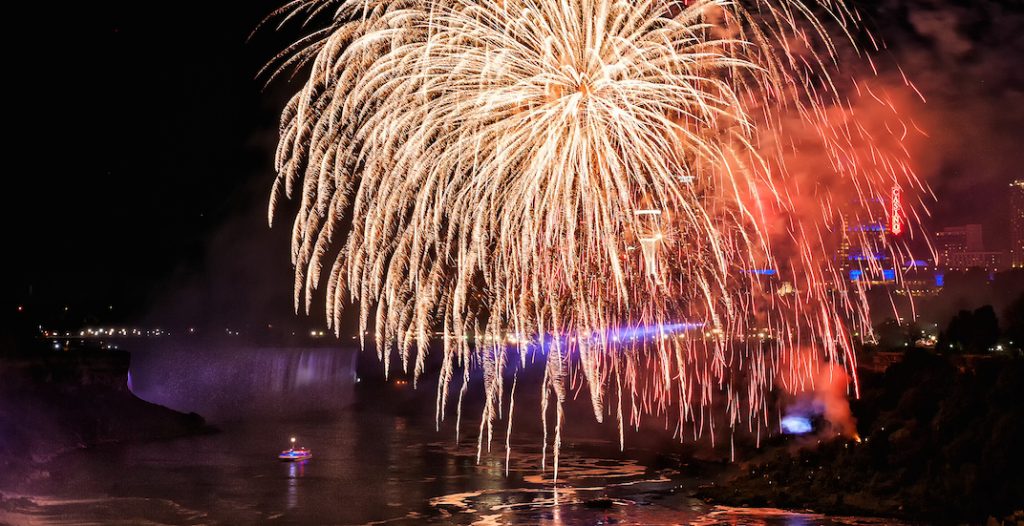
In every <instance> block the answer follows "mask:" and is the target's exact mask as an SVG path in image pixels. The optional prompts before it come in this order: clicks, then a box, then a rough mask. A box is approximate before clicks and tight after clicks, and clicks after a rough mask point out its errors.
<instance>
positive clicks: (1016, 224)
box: [1010, 179, 1024, 268]
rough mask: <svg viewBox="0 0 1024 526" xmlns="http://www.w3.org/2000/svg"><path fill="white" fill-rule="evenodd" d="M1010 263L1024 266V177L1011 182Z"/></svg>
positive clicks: (1017, 266)
mask: <svg viewBox="0 0 1024 526" xmlns="http://www.w3.org/2000/svg"><path fill="white" fill-rule="evenodd" d="M1010 264H1011V265H1012V266H1013V268H1024V179H1017V180H1016V181H1014V182H1012V183H1010Z"/></svg>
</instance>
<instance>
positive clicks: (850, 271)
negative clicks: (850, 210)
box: [838, 214, 896, 286]
mask: <svg viewBox="0 0 1024 526" xmlns="http://www.w3.org/2000/svg"><path fill="white" fill-rule="evenodd" d="M842 229H843V230H842V235H843V237H842V240H841V242H840V245H839V253H838V257H839V260H840V264H839V267H840V269H841V270H842V272H843V273H844V274H846V275H848V276H849V279H850V281H859V282H861V283H864V284H867V285H869V286H870V285H879V284H884V283H892V282H894V281H895V280H896V271H895V269H894V267H893V262H892V261H891V258H890V253H889V244H888V236H889V235H890V233H889V228H888V225H887V224H886V223H885V221H884V220H862V219H861V220H853V221H851V220H850V219H849V218H848V217H847V216H846V215H845V214H844V215H843V216H842Z"/></svg>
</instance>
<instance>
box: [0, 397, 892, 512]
mask: <svg viewBox="0 0 1024 526" xmlns="http://www.w3.org/2000/svg"><path fill="white" fill-rule="evenodd" d="M466 427H467V428H469V427H470V426H466ZM291 435H295V436H297V437H299V439H300V442H301V443H302V444H304V445H306V446H308V447H310V448H311V449H312V450H313V452H314V455H315V456H314V458H313V459H312V460H310V461H308V462H305V463H302V464H289V463H282V462H278V461H277V459H276V454H277V452H278V451H280V450H281V449H282V448H284V446H286V445H287V440H288V437H289V436H291ZM503 435H504V433H502V440H497V439H496V440H495V450H494V451H492V453H491V454H489V455H488V454H487V453H486V452H485V453H484V456H483V458H482V460H481V462H480V463H479V464H477V461H476V436H475V433H473V436H471V437H463V438H462V443H461V445H456V442H455V439H454V437H453V436H451V435H450V433H446V432H445V431H442V432H441V433H437V432H435V431H434V429H433V422H432V421H430V422H424V421H420V420H419V419H417V420H410V419H409V418H408V417H402V416H396V415H394V414H389V413H388V412H377V411H370V410H365V409H364V410H355V409H351V410H348V411H346V412H343V413H341V414H339V415H337V416H335V417H331V418H329V419H320V420H318V421H315V422H314V421H300V422H259V423H237V424H233V425H226V426H223V431H222V432H220V433H216V434H212V435H204V436H197V437H190V438H184V439H178V440H170V441H161V442H151V443H144V444H124V445H110V446H103V447H98V448H94V449H91V450H83V451H79V452H75V453H72V454H70V455H67V456H65V457H63V458H62V459H61V460H60V462H58V463H57V464H56V466H54V467H53V471H52V476H51V479H50V480H49V481H48V482H46V483H44V484H42V485H41V486H40V489H39V490H38V491H37V492H34V493H36V494H34V495H27V496H25V497H26V498H25V499H22V500H20V501H18V502H20V504H18V505H17V506H15V507H14V509H13V510H11V511H8V512H6V514H5V513H4V512H0V522H7V523H11V524H94V523H95V524H232V525H233V524H263V523H266V524H481V525H488V524H551V525H557V524H703V525H711V524H750V525H757V524H763V525H776V524H779V525H802V524H889V523H891V522H889V521H880V520H868V519H855V518H825V517H822V516H818V515H812V514H798V513H787V512H781V511H778V510H767V509H761V510H746V509H736V508H726V507H719V506H713V505H708V504H705V503H703V502H701V501H699V500H696V499H692V498H689V497H687V496H686V495H688V493H689V491H690V490H692V489H693V488H694V487H696V485H697V484H699V483H701V480H700V479H699V477H697V476H695V475H694V474H692V473H688V468H687V466H685V465H683V464H682V463H681V462H680V463H679V464H677V465H675V466H674V467H672V468H664V467H651V466H649V465H645V464H644V463H643V462H641V461H639V460H635V459H634V458H630V457H631V456H634V455H632V454H631V453H632V452H631V451H630V450H627V451H626V452H625V453H620V452H618V451H617V450H611V451H608V452H607V454H602V453H600V451H602V450H601V449H600V448H599V447H596V446H595V447H588V446H587V445H585V444H584V445H578V444H577V445H568V446H567V450H565V451H563V454H562V458H561V465H560V470H559V482H558V485H557V488H556V487H555V486H553V485H552V483H551V480H550V476H551V472H550V469H549V470H548V471H547V472H542V471H541V469H540V465H539V458H540V457H539V451H536V450H535V449H530V448H531V447H536V445H535V444H534V445H522V446H521V447H520V446H517V445H516V444H515V443H513V452H512V454H511V469H510V471H509V473H508V475H507V476H506V474H505V465H504V447H503V446H504V443H503V438H504V436H503ZM540 443H541V441H540V440H537V441H536V444H540ZM602 447H603V446H602ZM595 451H597V452H598V453H595ZM641 457H643V455H642V454H637V455H635V458H641ZM704 480H705V481H706V480H707V479H704ZM9 497H10V496H9Z"/></svg>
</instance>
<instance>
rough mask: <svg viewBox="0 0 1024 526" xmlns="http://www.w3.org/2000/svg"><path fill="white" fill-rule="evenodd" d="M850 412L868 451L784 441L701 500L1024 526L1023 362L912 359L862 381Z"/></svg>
mask: <svg viewBox="0 0 1024 526" xmlns="http://www.w3.org/2000/svg"><path fill="white" fill-rule="evenodd" d="M851 405H852V408H853V413H854V416H855V417H856V418H857V419H858V423H857V427H858V431H859V433H860V436H861V437H862V438H861V441H860V442H858V441H856V440H851V439H846V438H840V437H835V438H833V437H828V438H826V437H823V436H819V437H815V438H805V439H803V442H800V441H787V442H785V443H776V444H774V445H770V446H768V447H766V448H765V449H764V452H763V453H762V454H761V455H760V456H759V457H757V458H755V459H753V460H751V461H749V462H747V463H744V464H742V465H740V466H738V467H737V471H738V473H737V474H736V475H735V476H733V477H732V478H731V479H730V480H727V481H725V482H724V483H721V484H716V485H713V486H711V485H709V486H706V487H704V488H702V489H701V490H700V492H699V494H698V495H699V496H701V497H703V498H706V499H709V500H713V501H716V502H722V503H728V504H732V505H740V506H751V507H758V506H770V507H781V508H793V509H811V510H814V511H818V512H823V513H828V514H836V515H870V516H881V517H897V518H902V519H909V520H915V521H920V520H924V521H927V522H929V523H941V524H954V523H971V524H978V523H987V524H1012V525H1014V526H1017V525H1024V512H1021V511H1020V510H1021V509H1022V508H1024V361H1022V360H1020V359H1012V358H1007V359H999V358H992V359H988V360H983V361H979V362H978V363H976V364H974V365H972V367H970V368H968V369H964V368H963V367H962V366H958V365H957V361H956V360H950V359H948V358H946V357H942V356H936V355H933V354H929V353H925V352H920V351H918V352H910V353H908V354H907V355H906V356H905V357H904V359H903V361H902V362H901V363H898V364H895V365H893V366H891V367H889V369H888V370H886V372H885V373H881V374H865V375H862V376H861V398H860V399H859V400H856V401H854V402H853V403H852V404H851Z"/></svg>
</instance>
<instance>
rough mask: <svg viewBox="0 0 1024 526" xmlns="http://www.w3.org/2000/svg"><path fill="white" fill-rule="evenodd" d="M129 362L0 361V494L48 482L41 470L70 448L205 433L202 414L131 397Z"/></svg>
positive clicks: (87, 356) (123, 357)
mask: <svg viewBox="0 0 1024 526" xmlns="http://www.w3.org/2000/svg"><path fill="white" fill-rule="evenodd" d="M129 360H130V357H129V354H128V353H126V352H120V351H93V352H73V353H50V352H42V353H38V354H32V355H22V356H14V357H4V356H0V489H15V488H17V487H19V486H21V485H22V484H24V483H27V482H30V481H31V480H32V479H34V478H38V477H45V476H46V472H45V471H43V470H42V469H41V467H42V466H43V465H44V464H45V463H46V462H48V461H50V460H52V459H53V458H54V457H56V456H57V455H59V454H61V453H63V452H66V451H69V450H72V449H76V448H85V447H90V446H94V445H96V444H101V443H105V442H116V441H123V440H142V439H157V438H170V437H176V436H183V435H187V434H192V433H197V432H203V431H206V430H208V429H209V428H208V427H207V426H206V424H205V422H204V421H203V419H202V417H200V416H199V415H196V414H194V413H191V414H182V413H179V412H176V411H172V410H170V409H167V408H165V407H162V406H159V405H156V404H151V403H149V402H146V401H143V400H140V399H139V398H137V397H136V396H135V395H133V394H132V393H131V392H130V391H129V390H128V387H127V381H128V365H129Z"/></svg>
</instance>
